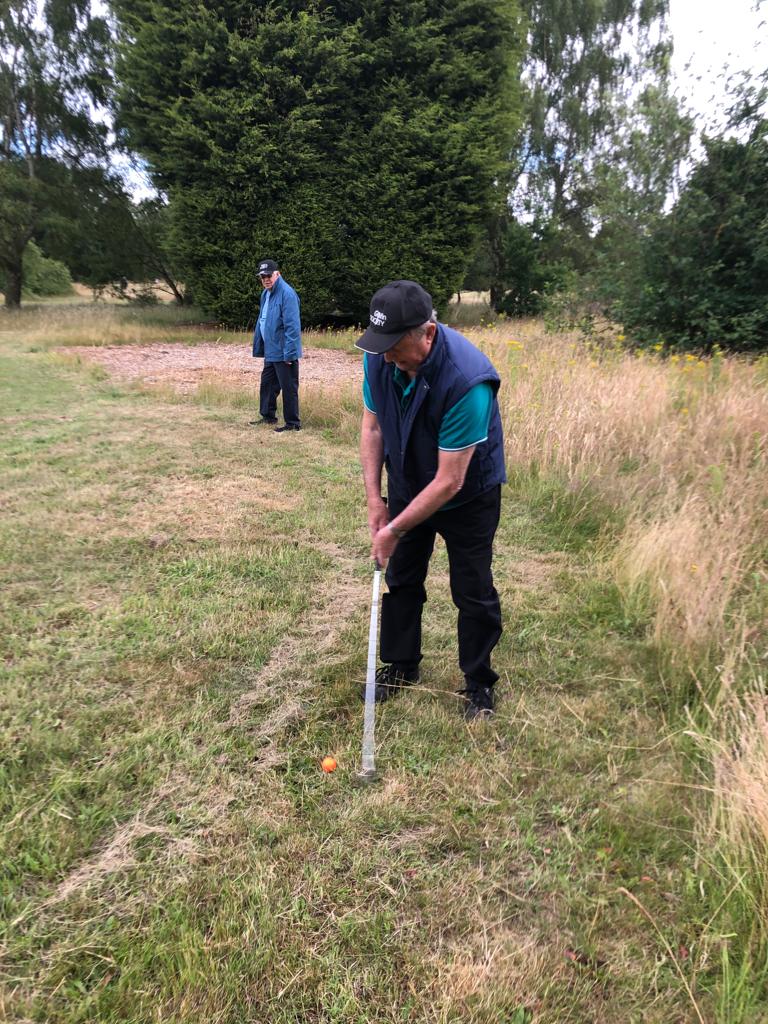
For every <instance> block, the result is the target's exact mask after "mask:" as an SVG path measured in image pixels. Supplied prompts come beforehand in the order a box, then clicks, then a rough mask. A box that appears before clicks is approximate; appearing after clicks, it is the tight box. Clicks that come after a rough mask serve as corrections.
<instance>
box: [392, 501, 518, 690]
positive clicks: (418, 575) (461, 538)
mask: <svg viewBox="0 0 768 1024" xmlns="http://www.w3.org/2000/svg"><path fill="white" fill-rule="evenodd" d="M403 507H404V506H402V505H401V506H400V507H397V505H396V504H392V506H391V509H390V511H391V515H392V517H393V518H394V516H396V515H398V513H399V512H401V511H402V508H403ZM500 510H501V486H498V487H493V488H492V489H491V490H489V491H486V492H485V493H484V494H481V495H479V496H478V497H477V498H473V499H472V500H471V501H468V502H466V503H465V504H464V505H459V507H458V508H454V509H449V510H448V511H447V512H436V513H435V514H434V515H432V516H431V517H430V518H429V519H427V520H426V521H425V522H423V523H420V524H419V525H418V526H416V527H414V528H413V529H412V530H410V531H409V532H408V533H407V534H406V535H405V536H404V537H403V538H402V539H401V540H400V541H399V542H398V545H397V547H396V548H395V551H394V554H393V555H392V557H391V558H390V560H389V563H388V565H387V573H386V580H387V587H388V589H389V593H387V594H385V595H384V597H383V598H382V602H381V635H380V644H379V651H380V654H381V660H382V661H383V662H385V663H390V664H395V665H397V666H398V668H401V669H403V670H406V671H407V670H411V669H414V668H416V666H417V665H418V664H419V662H420V661H421V658H422V654H421V613H422V610H423V607H424V603H425V602H426V600H427V592H426V590H425V588H424V581H425V580H426V578H427V570H428V568H429V560H430V558H431V556H432V550H433V548H434V544H435V536H436V535H437V534H438V533H439V534H440V536H441V537H442V538H443V540H444V541H445V546H446V548H447V550H448V564H449V572H450V582H451V597H452V598H453V603H454V604H455V605H456V607H457V608H458V610H459V618H458V634H459V666H460V668H461V671H462V672H463V673H464V676H465V678H466V681H467V685H468V686H470V687H471V686H493V684H494V683H495V682H496V680H497V679H498V678H499V677H498V674H497V673H496V672H494V671H493V669H492V668H491V651H492V650H493V648H494V647H495V646H496V644H497V643H498V642H499V637H500V636H501V631H502V627H501V606H500V604H499V595H498V594H497V592H496V588H495V587H494V585H493V574H492V572H491V558H492V555H493V539H494V536H495V535H496V528H497V527H498V525H499V513H500Z"/></svg>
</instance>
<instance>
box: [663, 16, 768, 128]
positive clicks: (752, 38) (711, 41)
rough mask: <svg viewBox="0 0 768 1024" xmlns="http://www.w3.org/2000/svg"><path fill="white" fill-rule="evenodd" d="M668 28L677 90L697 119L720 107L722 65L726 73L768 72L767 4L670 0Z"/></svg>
mask: <svg viewBox="0 0 768 1024" xmlns="http://www.w3.org/2000/svg"><path fill="white" fill-rule="evenodd" d="M669 29H670V32H671V34H672V39H673V41H674V46H675V52H674V57H673V62H672V66H673V70H674V73H675V77H676V79H677V82H678V89H679V92H680V93H681V95H682V96H684V97H686V98H687V100H688V103H689V105H690V106H691V107H692V108H693V111H694V113H696V114H697V115H699V118H700V119H702V118H703V119H707V117H708V115H709V114H710V113H711V112H712V111H713V109H714V108H718V107H722V104H723V101H724V98H725V87H724V83H725V75H724V73H723V68H724V67H725V65H728V67H729V69H730V71H731V72H737V71H744V70H751V71H765V69H766V68H768V0H763V3H762V4H761V5H760V6H759V7H757V5H756V3H755V0H710V2H707V0H670V2H669ZM686 65H689V66H688V67H686ZM700 127H704V122H701V123H700Z"/></svg>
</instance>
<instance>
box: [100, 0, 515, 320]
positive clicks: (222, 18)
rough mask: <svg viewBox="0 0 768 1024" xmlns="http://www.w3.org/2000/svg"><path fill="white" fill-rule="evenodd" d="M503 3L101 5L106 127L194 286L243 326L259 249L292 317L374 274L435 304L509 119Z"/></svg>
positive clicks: (491, 185) (509, 59)
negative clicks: (116, 107)
mask: <svg viewBox="0 0 768 1024" xmlns="http://www.w3.org/2000/svg"><path fill="white" fill-rule="evenodd" d="M517 2H518V0H455V2H453V3H451V4H445V3H442V2H435V0H390V2H385V0H367V2H364V3H362V2H350V0H346V2H341V3H337V4H333V5H325V6H323V5H317V4H314V3H298V2H296V0H270V2H265V0H259V2H256V3H253V2H248V3H246V2H244V0H214V2H209V3H206V4H199V3H197V2H195V3H193V2H191V0H113V8H114V10H115V11H116V13H117V16H118V18H119V21H120V24H121V27H122V31H121V60H120V64H119V70H120V78H121V81H122V88H121V92H120V116H119V124H120V126H121V130H122V131H123V132H124V135H125V138H126V139H127V140H128V142H129V144H130V145H131V146H132V147H133V148H135V149H137V150H138V151H139V152H140V153H141V154H142V155H143V156H144V157H145V158H146V159H147V161H148V162H149V165H150V168H151V171H152V173H153V176H154V180H155V183H156V184H157V185H158V187H159V188H160V189H161V190H163V191H164V192H167V194H168V195H169V197H170V204H171V211H172V219H173V227H172V234H173V240H174V246H175V254H176V256H177V258H178V260H179V262H180V264H181V267H182V272H183V273H184V275H185V277H186V280H187V282H188V283H189V284H190V285H191V286H192V288H193V290H194V293H195V297H196V299H197V300H198V301H199V302H201V303H202V304H203V306H205V307H206V308H207V309H208V310H209V311H210V312H212V313H215V314H216V315H217V316H218V317H220V318H222V319H223V320H227V321H230V322H235V323H244V322H246V321H247V320H248V319H249V318H250V317H252V315H253V310H254V306H255V303H256V299H257V295H258V291H259V287H258V282H257V281H256V265H257V263H258V261H259V260H260V259H261V258H263V257H265V256H270V257H273V258H276V259H278V260H279V261H280V263H281V265H282V267H283V269H284V271H285V273H286V277H288V278H289V280H290V281H291V283H292V284H293V285H294V286H296V288H297V289H298V291H299V293H300V295H301V298H302V311H303V314H304V316H305V318H306V319H308V320H312V319H317V318H322V317H324V316H327V315H329V314H332V313H342V314H348V315H351V316H353V317H355V318H358V319H362V318H364V317H366V316H367V304H368V300H369V297H370V295H371V293H372V292H373V291H374V290H375V289H376V288H377V287H379V286H380V285H381V284H382V283H384V282H385V281H387V280H389V279H392V278H401V277H410V278H415V279H417V280H419V281H421V282H422V283H423V284H424V286H425V287H426V288H428V289H429V290H430V291H431V293H432V294H433V297H434V299H435V301H436V302H437V303H438V304H439V303H442V302H444V301H445V300H446V299H447V298H448V297H449V296H450V294H451V292H452V291H454V290H455V289H456V288H457V287H458V286H459V284H460V283H461V280H462V278H463V275H464V271H465V269H466V262H467V256H468V254H469V252H470V251H471V249H472V247H473V244H474V241H475V238H476V236H477V233H478V230H479V229H480V226H481V225H482V223H483V220H484V219H485V217H486V216H487V213H488V210H489V207H490V205H491V202H492V197H493V194H494V189H495V188H497V187H498V183H499V181H500V174H501V170H502V166H503V159H504V158H505V157H506V156H507V153H508V148H509V146H510V143H511V139H512V136H513V132H514V130H515V129H516V127H517V126H518V125H519V120H520V114H519V104H518V100H517V70H518V63H519V57H520V51H521V47H522V35H523V32H522V28H521V25H520V17H519V8H518V6H517Z"/></svg>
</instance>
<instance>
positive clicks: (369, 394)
mask: <svg viewBox="0 0 768 1024" xmlns="http://www.w3.org/2000/svg"><path fill="white" fill-rule="evenodd" d="M356 344H357V347H358V348H361V349H362V350H363V351H364V352H365V353H366V355H365V358H364V382H363V399H364V404H365V409H364V411H363V423H362V431H361V438H360V461H361V464H362V469H363V480H364V483H365V493H366V499H367V502H368V526H369V529H370V532H371V539H372V547H371V551H372V554H373V557H374V558H375V559H376V561H377V562H378V563H379V564H381V565H383V564H384V563H385V562H386V563H388V564H387V573H386V581H387V587H388V591H389V592H388V593H387V594H385V596H384V598H383V600H382V609H381V635H380V654H381V660H382V662H384V664H383V666H382V667H381V668H380V669H379V670H378V672H377V674H376V700H377V701H384V700H388V699H389V698H390V697H392V696H394V695H395V694H396V693H397V692H399V690H400V689H401V688H402V687H403V686H407V685H408V684H409V683H413V682H415V681H416V680H418V678H419V663H420V661H421V658H422V654H421V614H422V609H423V606H424V602H425V601H426V599H427V594H426V590H425V589H424V581H425V579H426V576H427V570H428V568H429V560H430V557H431V555H432V549H433V546H434V542H435V536H436V535H437V534H438V533H439V534H440V535H441V536H442V538H443V539H444V541H445V545H446V548H447V551H448V561H449V572H450V583H451V596H452V597H453V601H454V604H455V605H456V607H457V608H458V610H459V616H458V639H459V666H460V668H461V671H462V672H463V674H464V680H465V687H464V689H463V690H461V691H459V692H460V693H462V694H463V695H464V697H465V698H466V699H465V703H464V705H463V713H464V717H465V718H466V719H467V720H468V721H471V720H473V719H476V718H485V717H488V716H489V715H491V714H493V709H494V696H493V686H494V683H495V682H496V680H497V679H498V675H497V673H496V672H494V671H493V669H492V668H491V652H492V650H493V648H494V647H495V646H496V644H497V643H498V640H499V637H500V636H501V608H500V605H499V596H498V594H497V592H496V588H495V587H494V585H493V575H492V572H491V558H492V549H493V539H494V536H495V534H496V528H497V526H498V523H499V513H500V499H501V484H502V483H504V482H505V480H506V473H505V468H504V437H503V434H502V427H501V417H500V415H499V407H498V403H497V400H496V393H497V391H498V389H499V385H500V381H499V376H498V374H497V373H496V370H495V369H494V367H493V365H492V364H491V362H490V360H489V359H488V358H487V357H486V356H485V355H484V354H483V353H482V352H481V351H480V350H479V349H477V348H475V346H474V345H473V344H472V343H471V342H470V341H468V340H467V339H466V338H465V337H463V336H462V335H461V334H459V333H458V331H454V330H452V329H451V328H450V327H446V326H445V325H444V324H440V323H437V321H436V320H435V316H434V313H433V310H432V298H431V296H430V295H429V294H428V293H427V292H426V291H425V290H424V289H423V288H422V287H421V286H420V285H419V284H417V283H416V282H415V281H392V282H390V283H389V284H387V285H385V286H384V287H383V288H381V289H379V291H378V292H376V294H375V295H374V296H373V299H372V301H371V308H370V326H369V327H368V329H367V331H366V332H365V334H364V335H363V336H362V337H361V338H360V339H359V340H358V341H357V342H356ZM385 466H386V470H387V500H386V502H385V501H384V499H383V498H382V496H381V482H382V481H381V476H382V468H383V467H385Z"/></svg>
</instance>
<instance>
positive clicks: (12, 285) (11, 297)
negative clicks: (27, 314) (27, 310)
mask: <svg viewBox="0 0 768 1024" xmlns="http://www.w3.org/2000/svg"><path fill="white" fill-rule="evenodd" d="M3 269H4V270H5V308H6V309H19V308H20V306H21V281H22V270H21V256H19V258H18V260H15V261H14V263H13V265H9V264H7V263H6V264H5V267H4V268H3Z"/></svg>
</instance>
